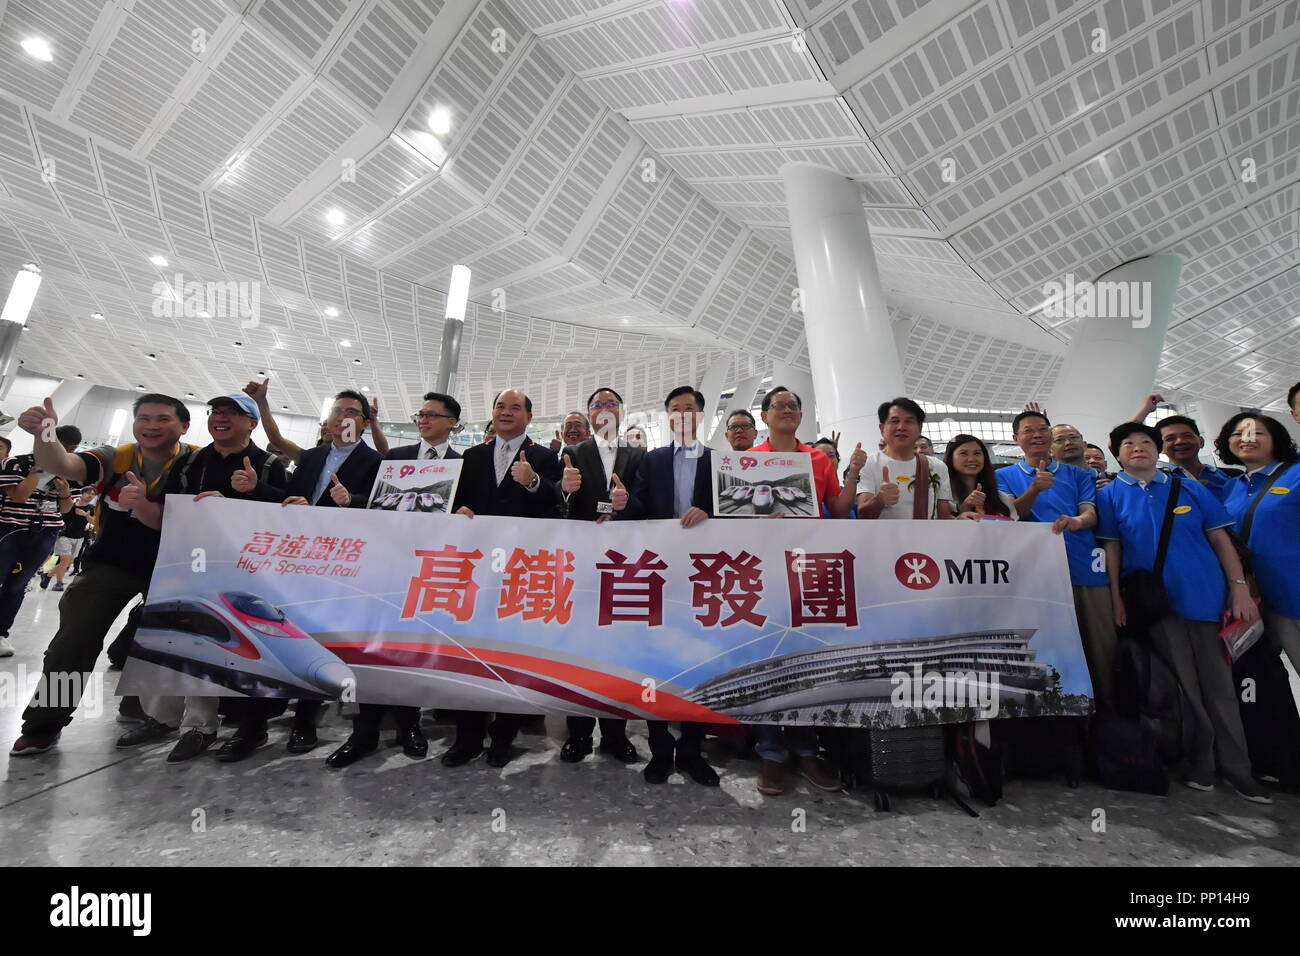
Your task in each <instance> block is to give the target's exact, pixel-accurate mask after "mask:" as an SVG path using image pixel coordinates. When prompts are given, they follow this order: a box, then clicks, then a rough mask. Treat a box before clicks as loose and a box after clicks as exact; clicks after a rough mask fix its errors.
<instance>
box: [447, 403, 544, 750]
mask: <svg viewBox="0 0 1300 956" xmlns="http://www.w3.org/2000/svg"><path fill="white" fill-rule="evenodd" d="M532 420H533V402H532V399H530V398H529V397H528V396H527V395H525V394H524V393H523V392H522V391H521V390H519V389H517V388H508V389H506V390H505V391H504V392H502V393H501V394H499V395H498V396H497V397H496V399H495V400H494V401H493V403H492V424H493V425H494V426H496V435H495V437H493V438H492V440H491V441H488V442H484V443H483V444H482V445H475V446H474V447H473V448H470V449H469V450H468V451H466V452H465V455H464V459H465V463H464V465H462V466H461V472H460V483H459V484H458V485H457V486H456V500H455V501H453V502H452V509H453V510H454V511H455V512H456V513H457V514H462V515H465V516H466V517H469V518H473V517H474V516H475V515H504V516H508V517H512V518H555V517H559V515H558V509H559V505H560V477H561V476H560V461H559V459H558V458H556V457H555V452H553V451H551V450H550V449H549V448H547V447H546V446H544V445H539V444H537V443H536V442H534V441H533V440H532V439H531V438H529V437H528V434H527V429H528V425H529V424H530V423H531V422H532ZM521 720H522V716H521V715H519V714H503V713H498V714H497V715H496V719H495V720H494V721H492V725H491V726H490V727H489V726H487V714H485V713H483V712H481V711H460V712H458V713H457V715H456V739H455V740H454V741H453V742H452V745H451V748H450V749H449V750H448V751H447V752H446V753H445V754H443V755H442V762H443V765H444V766H447V767H458V766H460V765H461V764H463V763H468V762H469V761H471V760H473V759H474V758H475V757H477V756H478V755H479V754H480V753H482V752H483V734H484V732H485V731H486V733H487V734H488V735H489V736H490V737H491V738H492V743H491V745H490V746H489V747H488V755H487V762H488V766H490V767H504V766H505V765H506V764H507V763H508V762H509V761H510V744H511V742H512V741H513V740H514V738H515V733H516V732H517V731H518V730H519V724H520V721H521Z"/></svg>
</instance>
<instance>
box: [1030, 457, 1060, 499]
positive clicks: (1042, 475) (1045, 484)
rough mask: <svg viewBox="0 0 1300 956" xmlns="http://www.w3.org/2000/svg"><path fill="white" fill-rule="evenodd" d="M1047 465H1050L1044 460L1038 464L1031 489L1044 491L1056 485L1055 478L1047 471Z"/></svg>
mask: <svg viewBox="0 0 1300 956" xmlns="http://www.w3.org/2000/svg"><path fill="white" fill-rule="evenodd" d="M1048 464H1050V463H1049V462H1048V460H1047V459H1046V458H1044V459H1042V460H1041V461H1040V462H1039V463H1038V473H1037V474H1036V475H1034V482H1033V484H1032V485H1030V487H1031V488H1034V489H1035V490H1037V491H1046V490H1047V489H1048V488H1050V487H1052V485H1054V484H1056V476H1055V475H1054V474H1052V473H1051V472H1050V471H1048V470H1047V466H1048Z"/></svg>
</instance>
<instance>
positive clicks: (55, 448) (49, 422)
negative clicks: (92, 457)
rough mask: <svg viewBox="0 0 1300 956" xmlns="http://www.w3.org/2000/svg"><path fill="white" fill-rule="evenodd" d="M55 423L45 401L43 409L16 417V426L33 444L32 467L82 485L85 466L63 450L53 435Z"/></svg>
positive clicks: (51, 406) (56, 418)
mask: <svg viewBox="0 0 1300 956" xmlns="http://www.w3.org/2000/svg"><path fill="white" fill-rule="evenodd" d="M58 423H59V416H58V413H57V412H55V410H54V403H53V402H51V401H50V400H49V399H48V398H47V399H46V400H45V404H44V406H32V407H31V408H29V409H27V411H25V412H23V413H22V414H21V415H19V416H18V427H19V428H21V429H22V430H23V431H25V432H27V434H29V435H31V436H32V437H33V438H35V439H36V441H35V442H34V443H33V445H32V455H33V456H34V457H35V458H36V467H37V468H39V469H40V470H41V471H48V472H49V473H50V474H52V475H57V476H58V477H60V478H68V479H70V480H72V481H73V482H75V483H77V484H79V485H84V484H85V483H86V463H85V462H84V461H83V460H82V459H81V457H80V456H79V455H73V454H71V453H69V452H67V451H65V450H64V448H63V446H62V445H60V444H59V440H58V437H57V436H56V435H55V434H54V426H55V425H57V424H58Z"/></svg>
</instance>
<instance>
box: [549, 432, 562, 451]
mask: <svg viewBox="0 0 1300 956" xmlns="http://www.w3.org/2000/svg"><path fill="white" fill-rule="evenodd" d="M563 447H564V441H563V439H561V438H560V433H559V432H556V433H555V437H554V438H552V439H551V451H553V452H559V450H560V449H561V448H563Z"/></svg>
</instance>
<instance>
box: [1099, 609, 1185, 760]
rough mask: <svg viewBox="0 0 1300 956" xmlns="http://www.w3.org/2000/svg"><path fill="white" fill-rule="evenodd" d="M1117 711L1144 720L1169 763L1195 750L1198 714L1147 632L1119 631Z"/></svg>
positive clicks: (1161, 754) (1163, 757)
mask: <svg viewBox="0 0 1300 956" xmlns="http://www.w3.org/2000/svg"><path fill="white" fill-rule="evenodd" d="M1116 658H1117V669H1118V673H1117V675H1116V704H1115V709H1116V711H1117V712H1118V713H1119V714H1120V715H1121V716H1124V717H1128V718H1130V719H1137V720H1140V721H1142V722H1144V723H1145V724H1146V725H1147V726H1148V727H1149V728H1150V729H1151V732H1152V733H1153V734H1154V736H1155V740H1156V743H1157V745H1158V746H1159V749H1160V756H1161V759H1162V760H1163V761H1164V763H1165V765H1166V766H1169V765H1171V764H1175V763H1177V762H1178V761H1179V760H1181V759H1182V758H1183V757H1185V756H1187V755H1188V754H1190V753H1191V752H1192V746H1193V734H1194V732H1195V728H1196V723H1195V717H1194V716H1193V714H1192V708H1191V704H1190V703H1189V702H1188V700H1187V695H1186V693H1185V692H1184V690H1183V686H1182V684H1180V683H1179V682H1178V678H1177V677H1176V676H1174V671H1173V668H1172V667H1170V666H1169V663H1168V662H1167V661H1166V660H1165V659H1164V657H1163V656H1162V655H1161V654H1160V652H1159V651H1157V650H1156V649H1155V647H1154V646H1153V645H1152V644H1151V643H1150V640H1149V639H1147V638H1146V637H1145V635H1141V636H1137V635H1135V634H1134V633H1133V632H1132V631H1130V630H1129V629H1127V628H1126V629H1124V630H1123V631H1121V633H1120V637H1119V644H1118V647H1117V649H1116Z"/></svg>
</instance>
